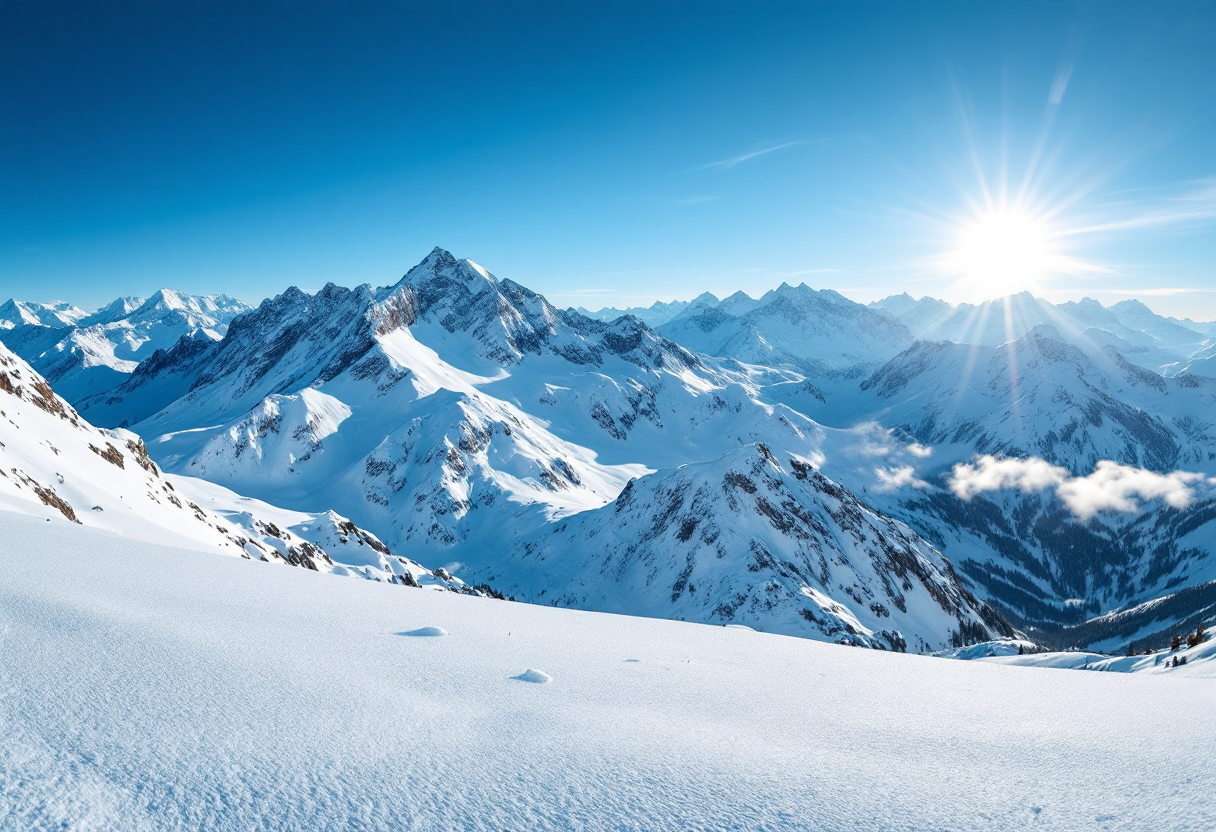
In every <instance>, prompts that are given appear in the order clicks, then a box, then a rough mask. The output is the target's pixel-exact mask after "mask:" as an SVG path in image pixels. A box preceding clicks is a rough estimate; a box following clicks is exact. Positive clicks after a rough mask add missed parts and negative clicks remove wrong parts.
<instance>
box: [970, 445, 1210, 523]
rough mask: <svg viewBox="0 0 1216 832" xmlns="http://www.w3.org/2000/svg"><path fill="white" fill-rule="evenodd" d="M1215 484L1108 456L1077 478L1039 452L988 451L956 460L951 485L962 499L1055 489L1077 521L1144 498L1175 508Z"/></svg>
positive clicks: (1133, 506)
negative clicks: (1022, 455) (1021, 455)
mask: <svg viewBox="0 0 1216 832" xmlns="http://www.w3.org/2000/svg"><path fill="white" fill-rule="evenodd" d="M1205 483H1206V484H1207V485H1209V486H1210V485H1216V479H1213V480H1207V479H1206V478H1205V477H1204V475H1203V474H1196V473H1193V472H1190V471H1174V472H1172V473H1169V474H1159V473H1157V472H1156V471H1148V470H1146V469H1144V468H1136V467H1133V466H1131V465H1120V464H1119V463H1117V462H1114V461H1112V460H1109V459H1106V460H1102V461H1101V462H1099V463H1098V465H1097V467H1096V468H1095V469H1094V471H1093V473H1091V474H1089V475H1088V476H1084V477H1073V476H1071V475H1070V474H1069V473H1068V471H1067V470H1066V469H1064V468H1061V467H1059V466H1058V465H1052V464H1051V463H1049V462H1046V461H1045V460H1042V459H1039V458H1037V457H1029V458H1026V459H1000V458H998V457H994V456H990V455H984V456H980V457H977V458H976V459H975V461H974V462H973V463H971V464H962V463H960V464H958V465H955V466H954V469H953V471H952V472H951V475H950V479H949V481H948V484H949V486H950V490H951V491H953V492H954V493H955V494H956V495H957V496H958V497H959V498H960V499H962V500H970V499H971V498H972V497H974V496H976V495H977V494H980V493H982V492H985V491H997V490H1000V489H1004V488H1018V489H1021V490H1022V491H1024V492H1026V493H1031V492H1035V491H1044V490H1046V489H1048V488H1055V490H1056V496H1057V497H1059V498H1060V500H1061V501H1062V502H1063V503H1064V505H1066V506H1067V507H1068V510H1069V511H1071V512H1072V514H1073V515H1074V516H1075V517H1076V518H1077V519H1079V520H1088V519H1089V518H1091V517H1093V516H1094V515H1095V514H1097V513H1098V512H1100V511H1122V512H1131V511H1137V510H1139V508H1140V505H1141V503H1142V502H1144V501H1148V500H1156V499H1161V500H1164V501H1165V502H1166V504H1167V505H1170V506H1172V507H1174V508H1179V509H1182V508H1186V507H1188V506H1189V505H1191V503H1193V502H1194V501H1195V499H1196V497H1197V496H1198V489H1199V488H1200V487H1202V486H1204V485H1205Z"/></svg>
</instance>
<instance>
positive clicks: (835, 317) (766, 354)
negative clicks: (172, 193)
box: [659, 284, 914, 376]
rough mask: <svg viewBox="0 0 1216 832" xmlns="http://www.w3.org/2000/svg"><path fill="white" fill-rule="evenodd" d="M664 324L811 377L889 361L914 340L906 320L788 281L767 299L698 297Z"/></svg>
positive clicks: (679, 338) (708, 350)
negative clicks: (793, 284) (790, 284)
mask: <svg viewBox="0 0 1216 832" xmlns="http://www.w3.org/2000/svg"><path fill="white" fill-rule="evenodd" d="M710 297H711V298H712V296H710ZM659 330H660V331H661V332H662V333H663V334H664V335H666V336H667V337H668V338H671V339H672V340H674V341H676V342H678V343H680V344H682V345H684V346H686V347H688V348H689V349H691V350H693V351H695V352H700V353H704V354H706V355H713V356H721V357H728V358H732V359H736V360H738V361H742V362H745V363H748V364H758V365H763V366H769V367H790V368H794V369H797V370H799V371H801V372H803V373H806V374H808V375H810V376H818V375H822V374H825V373H829V372H834V371H843V370H848V369H849V368H852V367H855V366H857V365H873V364H877V363H881V362H883V361H886V360H887V359H889V358H891V357H892V356H894V355H896V354H897V353H899V352H900V351H901V350H903V349H905V348H906V347H907V346H908V345H909V344H911V343H912V342H913V340H914V338H913V336H912V334H911V333H910V332H909V331H908V329H907V328H906V327H905V326H904V325H903V324H901V323H899V322H898V321H895V320H892V319H891V318H888V317H887V316H885V315H883V314H881V313H878V312H875V311H874V310H872V309H869V308H867V307H865V306H862V305H861V304H859V303H854V302H853V301H851V300H849V299H848V298H846V297H844V296H843V295H840V294H838V293H837V292H834V291H831V290H830V289H824V290H820V291H816V290H814V289H811V288H809V287H808V286H807V285H806V284H801V285H799V286H789V285H788V284H782V285H781V286H780V287H779V288H777V289H774V290H772V291H771V292H768V293H766V294H765V295H764V296H763V297H761V298H760V299H759V300H755V299H753V298H750V297H748V296H747V295H745V294H743V293H742V292H739V293H736V294H735V295H732V296H731V297H729V298H726V299H725V300H722V301H720V302H717V303H711V302H710V299H708V298H707V299H706V300H705V301H703V302H698V301H693V305H692V306H691V307H690V308H689V309H686V310H685V311H684V312H683V313H682V314H680V315H678V316H676V317H675V318H673V319H672V320H670V321H669V322H667V323H666V324H664V325H662V326H660V327H659Z"/></svg>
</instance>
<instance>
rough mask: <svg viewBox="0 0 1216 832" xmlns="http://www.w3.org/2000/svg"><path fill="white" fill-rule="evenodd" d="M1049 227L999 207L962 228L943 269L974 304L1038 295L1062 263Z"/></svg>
mask: <svg viewBox="0 0 1216 832" xmlns="http://www.w3.org/2000/svg"><path fill="white" fill-rule="evenodd" d="M1055 242H1056V235H1055V233H1054V232H1053V231H1052V229H1051V228H1050V226H1049V225H1048V223H1047V222H1046V221H1045V220H1044V219H1042V218H1040V217H1037V216H1035V215H1033V214H1031V213H1029V212H1026V211H1023V210H1020V209H1017V208H1004V207H998V208H993V209H989V210H985V211H983V212H982V213H978V214H976V215H975V216H973V217H971V218H970V219H968V220H966V221H964V222H963V223H961V224H960V225H959V226H958V227H957V229H956V232H955V235H954V241H953V244H954V247H953V248H952V249H951V250H950V251H948V252H946V254H945V255H944V257H943V258H942V266H943V267H944V269H945V270H946V271H947V272H948V273H950V274H951V275H952V276H953V277H954V278H955V279H956V280H957V281H958V283H959V288H960V289H962V290H963V293H964V294H967V295H970V296H971V298H973V299H980V300H982V299H988V298H997V297H1004V296H1007V295H1012V294H1017V293H1018V292H1022V291H1031V292H1033V291H1035V290H1037V289H1039V288H1040V287H1041V286H1042V284H1043V282H1044V281H1045V280H1047V279H1048V277H1049V276H1050V275H1051V274H1052V273H1053V272H1055V271H1057V270H1059V268H1060V266H1061V265H1062V264H1061V260H1063V259H1064V258H1062V256H1061V254H1060V252H1059V251H1058V250H1057V249H1056V247H1055Z"/></svg>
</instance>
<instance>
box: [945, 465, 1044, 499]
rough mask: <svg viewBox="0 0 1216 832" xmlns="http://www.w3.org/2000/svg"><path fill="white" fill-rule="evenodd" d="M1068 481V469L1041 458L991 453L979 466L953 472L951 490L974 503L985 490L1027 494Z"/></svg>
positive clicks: (956, 469)
mask: <svg viewBox="0 0 1216 832" xmlns="http://www.w3.org/2000/svg"><path fill="white" fill-rule="evenodd" d="M1067 479H1068V470H1067V469H1065V468H1061V467H1059V466H1058V465H1052V464H1051V463H1050V462H1046V461H1044V460H1042V459H1038V458H1037V457H1030V458H1029V459H1000V458H997V457H995V456H991V455H989V454H985V455H984V456H981V457H978V458H977V459H976V460H975V464H973V465H967V464H965V463H959V464H958V465H955V466H954V470H953V471H951V473H950V481H949V485H950V490H951V491H953V492H954V493H955V495H957V496H958V497H959V499H962V500H970V499H971V498H972V497H974V496H975V495H976V494H979V493H981V492H984V491H997V490H1000V489H1002V488H1018V489H1021V490H1022V491H1024V492H1026V493H1027V494H1029V493H1031V492H1033V491H1042V490H1043V489H1045V488H1050V487H1052V486H1054V485H1060V484H1061V483H1063V482H1065V481H1066V480H1067Z"/></svg>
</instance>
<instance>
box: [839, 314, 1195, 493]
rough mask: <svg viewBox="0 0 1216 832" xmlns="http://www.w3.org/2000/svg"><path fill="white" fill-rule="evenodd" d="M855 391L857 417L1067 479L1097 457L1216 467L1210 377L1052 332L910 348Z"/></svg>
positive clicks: (1164, 466) (1165, 466) (1162, 466)
mask: <svg viewBox="0 0 1216 832" xmlns="http://www.w3.org/2000/svg"><path fill="white" fill-rule="evenodd" d="M858 393H859V395H857V396H856V397H855V398H854V400H853V402H852V403H851V404H850V405H849V407H850V408H851V411H852V414H853V415H854V417H855V418H859V417H862V416H863V415H864V417H865V418H872V419H875V420H877V421H879V422H881V423H882V424H884V425H886V426H887V427H890V428H895V429H899V430H903V431H906V432H907V433H908V434H909V435H911V436H912V437H914V438H915V439H916V440H917V441H919V442H921V443H924V444H927V445H944V444H954V445H962V446H965V448H966V450H967V453H968V454H970V453H982V454H983V453H987V454H1001V455H1004V456H1011V457H1031V456H1033V457H1041V458H1043V459H1046V460H1047V461H1049V462H1051V463H1053V464H1057V465H1063V466H1065V467H1067V468H1068V469H1069V470H1071V471H1072V472H1073V473H1087V472H1088V471H1090V470H1092V469H1093V468H1094V466H1095V465H1097V463H1098V462H1099V461H1100V460H1104V459H1107V460H1115V461H1117V462H1120V463H1123V464H1127V465H1137V466H1141V467H1145V468H1149V469H1152V470H1155V471H1170V470H1173V469H1174V468H1178V467H1185V466H1199V467H1200V469H1201V470H1207V469H1208V468H1210V467H1212V466H1213V462H1216V380H1211V379H1206V378H1202V377H1198V376H1193V375H1182V376H1177V377H1174V378H1165V377H1163V376H1161V375H1159V374H1156V373H1152V372H1150V371H1148V370H1145V369H1143V368H1141V367H1138V366H1136V365H1134V364H1132V363H1130V362H1129V361H1128V360H1126V359H1125V358H1124V357H1123V355H1122V354H1121V353H1119V352H1118V351H1117V350H1115V349H1114V348H1112V347H1100V348H1099V347H1095V346H1094V345H1093V344H1092V343H1089V342H1087V341H1085V340H1084V339H1082V340H1079V341H1076V342H1074V341H1069V340H1068V339H1066V338H1065V337H1064V336H1063V335H1062V334H1061V333H1060V332H1059V331H1058V330H1056V329H1054V328H1052V327H1049V326H1039V327H1036V328H1035V329H1033V330H1031V331H1030V332H1029V333H1027V334H1025V335H1023V336H1021V337H1019V338H1017V339H1016V340H1012V341H1009V342H1008V343H1006V344H1002V345H1000V346H997V347H975V346H966V345H961V344H953V343H949V342H929V341H920V342H917V343H916V344H914V345H913V346H912V347H909V348H908V349H907V350H905V351H904V352H903V353H901V354H900V355H898V356H896V357H895V358H893V359H891V361H889V362H887V363H886V364H885V365H883V366H882V367H881V368H880V369H879V370H877V371H876V372H874V373H873V374H872V375H870V376H869V377H868V378H866V379H865V380H863V381H862V382H861V383H860V385H859V390H858Z"/></svg>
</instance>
